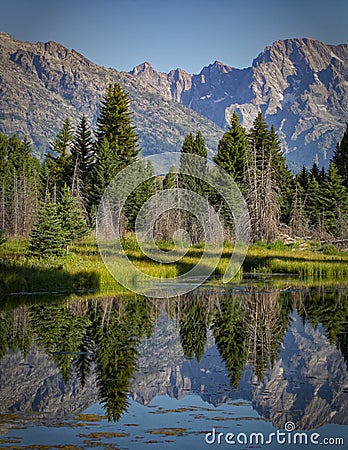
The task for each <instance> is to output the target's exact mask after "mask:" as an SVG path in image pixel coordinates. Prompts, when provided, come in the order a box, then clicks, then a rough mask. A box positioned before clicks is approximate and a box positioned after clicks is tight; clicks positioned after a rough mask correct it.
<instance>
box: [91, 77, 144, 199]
mask: <svg viewBox="0 0 348 450" xmlns="http://www.w3.org/2000/svg"><path fill="white" fill-rule="evenodd" d="M129 104H130V100H129V96H128V94H127V93H124V92H123V90H122V88H121V86H120V85H119V84H118V83H115V84H110V85H109V86H108V88H107V91H106V95H105V97H104V99H103V101H102V102H101V105H100V107H99V111H100V117H99V119H98V129H97V151H96V163H95V167H94V171H93V180H92V184H93V187H92V195H91V200H92V202H93V203H94V205H96V206H97V205H98V203H99V201H100V199H101V196H102V194H103V192H104V190H105V188H106V186H107V185H108V184H109V183H110V181H111V180H112V179H113V178H114V177H115V176H116V175H117V173H118V172H119V171H120V170H122V169H123V168H125V167H126V166H127V165H129V164H132V163H133V162H134V161H135V160H136V159H137V156H138V154H139V151H140V148H139V147H138V136H137V135H136V133H135V127H134V126H133V125H132V114H131V112H130V111H129Z"/></svg>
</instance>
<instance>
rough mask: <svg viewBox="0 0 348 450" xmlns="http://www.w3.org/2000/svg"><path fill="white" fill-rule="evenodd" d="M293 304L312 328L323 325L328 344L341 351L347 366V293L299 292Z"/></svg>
mask: <svg viewBox="0 0 348 450" xmlns="http://www.w3.org/2000/svg"><path fill="white" fill-rule="evenodd" d="M295 304H296V308H297V311H298V314H299V315H300V317H302V320H303V321H304V322H305V321H307V322H310V323H311V324H312V325H313V327H314V328H316V327H317V326H318V325H319V324H322V325H323V327H324V329H325V332H326V334H327V337H328V339H329V341H330V343H331V344H335V345H336V346H337V348H338V349H339V350H341V352H342V355H343V357H344V359H345V361H346V364H347V366H348V332H347V322H348V295H347V291H346V290H341V289H335V290H332V291H326V290H323V289H316V290H313V291H311V292H299V293H298V294H297V295H296V303H295Z"/></svg>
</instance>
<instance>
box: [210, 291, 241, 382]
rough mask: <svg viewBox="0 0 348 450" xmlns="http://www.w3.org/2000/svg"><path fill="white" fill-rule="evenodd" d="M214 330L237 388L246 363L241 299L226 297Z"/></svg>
mask: <svg viewBox="0 0 348 450" xmlns="http://www.w3.org/2000/svg"><path fill="white" fill-rule="evenodd" d="M212 330H213V334H214V338H215V343H216V346H217V348H218V350H219V352H220V355H221V357H222V359H223V360H224V361H225V364H226V367H227V370H228V375H229V377H230V380H231V386H232V387H233V388H234V389H236V388H237V387H238V384H239V380H240V377H241V375H242V371H243V368H244V365H245V363H246V355H247V352H246V345H245V339H246V335H245V330H244V327H243V319H242V310H241V303H240V299H239V298H237V297H227V298H225V299H224V301H223V302H222V304H221V306H220V311H218V312H217V313H216V315H215V317H214V321H213V325H212Z"/></svg>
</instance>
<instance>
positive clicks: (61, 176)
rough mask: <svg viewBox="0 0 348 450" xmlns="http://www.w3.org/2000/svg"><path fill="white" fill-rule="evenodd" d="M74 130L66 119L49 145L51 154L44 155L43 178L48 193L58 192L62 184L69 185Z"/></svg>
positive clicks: (71, 170) (71, 171) (71, 169)
mask: <svg viewBox="0 0 348 450" xmlns="http://www.w3.org/2000/svg"><path fill="white" fill-rule="evenodd" d="M73 138H74V130H73V127H72V125H71V123H70V120H69V118H66V119H65V121H64V124H63V126H62V128H61V130H60V131H59V132H58V134H57V136H56V138H55V140H54V141H53V142H51V143H50V146H51V150H52V153H48V154H47V155H46V159H45V164H44V176H45V179H46V184H47V188H48V190H49V191H50V192H54V193H56V192H60V190H61V189H62V187H63V186H64V184H65V183H66V184H70V180H71V176H72V173H73V167H72V156H71V145H72V142H73Z"/></svg>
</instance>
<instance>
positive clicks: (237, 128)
mask: <svg viewBox="0 0 348 450" xmlns="http://www.w3.org/2000/svg"><path fill="white" fill-rule="evenodd" d="M247 146H248V142H247V138H246V133H245V130H244V128H243V127H242V126H241V124H240V122H239V117H238V114H237V112H236V111H235V112H234V113H233V115H232V117H231V121H230V127H229V129H228V131H227V132H226V133H225V134H224V135H223V137H222V138H221V140H220V142H219V145H218V151H217V154H216V155H215V157H214V162H215V163H216V164H217V165H218V166H220V167H221V168H222V169H224V170H225V171H226V172H227V173H228V174H229V175H230V176H231V177H232V178H233V179H234V180H235V181H236V182H237V183H238V184H239V186H242V183H243V181H244V169H245V157H246V156H245V152H246V148H247Z"/></svg>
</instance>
